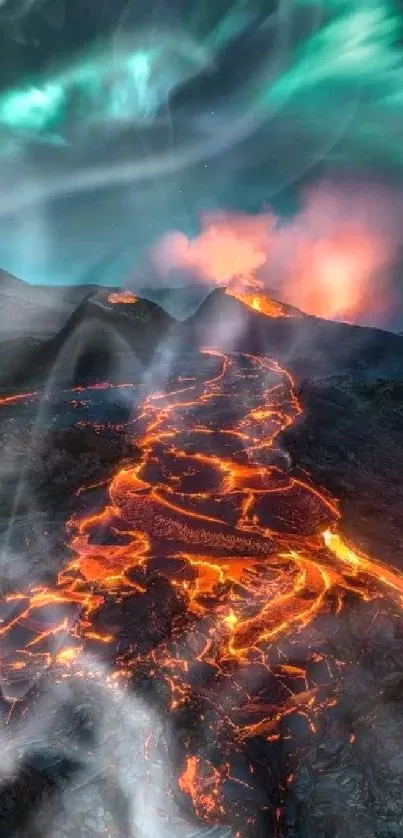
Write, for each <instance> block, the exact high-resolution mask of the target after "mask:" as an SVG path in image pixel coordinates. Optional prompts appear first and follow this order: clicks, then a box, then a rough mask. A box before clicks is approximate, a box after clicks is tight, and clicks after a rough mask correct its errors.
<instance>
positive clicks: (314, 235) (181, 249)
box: [150, 182, 402, 322]
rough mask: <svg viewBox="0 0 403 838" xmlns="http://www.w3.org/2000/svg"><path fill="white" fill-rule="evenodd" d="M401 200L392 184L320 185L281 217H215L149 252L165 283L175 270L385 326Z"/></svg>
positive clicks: (172, 235) (391, 294) (328, 314)
mask: <svg viewBox="0 0 403 838" xmlns="http://www.w3.org/2000/svg"><path fill="white" fill-rule="evenodd" d="M401 205H402V199H401V197H399V196H398V195H397V194H396V193H395V192H393V191H392V190H390V189H387V188H386V187H380V186H370V185H362V184H361V185H357V184H354V185H351V184H350V185H349V184H342V185H337V184H335V183H332V182H328V183H321V184H319V185H317V186H315V187H313V188H310V189H308V190H307V191H305V193H304V194H303V200H302V203H301V207H300V209H299V211H298V212H297V213H296V214H295V215H294V216H293V217H292V218H290V219H287V220H284V219H283V220H281V219H280V218H279V217H277V216H276V214H275V213H274V212H273V211H272V210H271V209H270V208H268V209H267V210H266V211H265V212H263V213H262V214H259V215H245V214H241V213H234V212H221V213H210V214H207V215H204V216H203V217H202V219H201V231H200V233H199V235H198V236H197V237H196V238H194V239H189V238H188V237H187V236H186V235H185V234H184V233H181V232H178V231H173V232H171V233H169V234H167V235H166V236H165V237H163V238H162V239H160V240H159V241H158V242H157V243H156V244H155V246H154V247H153V248H152V250H151V254H150V257H151V261H152V263H153V265H154V267H155V268H156V269H157V271H158V273H159V274H160V276H161V277H162V278H165V279H167V278H168V277H169V275H170V274H171V273H172V271H182V272H184V273H185V274H186V275H187V276H188V275H189V274H193V275H194V276H195V277H197V279H198V280H199V281H205V282H206V283H209V284H212V285H222V286H230V287H232V288H236V290H238V291H247V292H250V291H252V292H253V291H256V292H259V291H262V290H263V289H264V290H266V291H268V292H269V293H271V294H273V295H275V296H278V297H279V298H280V299H281V300H282V301H284V302H288V303H290V304H292V305H294V306H297V307H299V308H301V309H302V310H304V311H306V312H307V313H309V314H314V315H317V316H319V317H326V318H335V319H342V320H346V321H348V322H355V321H360V322H379V321H380V320H382V317H383V316H384V315H385V314H386V313H387V311H388V309H390V308H391V306H392V305H393V299H394V291H393V288H392V282H391V272H392V268H393V266H394V264H395V263H396V261H397V258H398V256H399V248H400V243H399V237H400V231H399V217H401V210H402V206H401Z"/></svg>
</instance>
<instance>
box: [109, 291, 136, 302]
mask: <svg viewBox="0 0 403 838" xmlns="http://www.w3.org/2000/svg"><path fill="white" fill-rule="evenodd" d="M137 301H138V297H136V296H135V294H133V293H132V291H111V292H110V294H108V303H114V304H119V303H126V304H127V303H137Z"/></svg>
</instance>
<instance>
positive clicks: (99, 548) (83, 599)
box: [0, 350, 403, 834]
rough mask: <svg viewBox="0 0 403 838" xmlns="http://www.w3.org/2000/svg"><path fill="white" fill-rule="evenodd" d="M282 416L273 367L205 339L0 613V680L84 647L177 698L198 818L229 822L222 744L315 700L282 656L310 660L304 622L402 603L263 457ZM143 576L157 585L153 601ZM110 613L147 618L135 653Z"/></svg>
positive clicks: (303, 489)
mask: <svg viewBox="0 0 403 838" xmlns="http://www.w3.org/2000/svg"><path fill="white" fill-rule="evenodd" d="M184 383H185V384H186V386H183V384H184ZM300 414H301V406H300V404H299V402H298V399H297V396H296V392H295V387H294V382H293V380H292V377H291V376H290V374H289V373H288V372H287V371H286V370H283V369H282V368H281V367H280V366H279V365H278V364H277V362H275V361H271V360H270V359H268V358H261V357H255V356H251V355H223V354H220V353H219V352H215V351H213V350H209V351H206V352H205V353H204V354H203V356H202V360H201V363H200V370H198V371H197V374H196V375H195V376H194V377H192V378H189V377H188V378H186V376H183V375H182V376H178V381H177V386H175V387H173V389H172V391H171V392H169V393H158V394H154V395H151V396H149V397H148V398H147V399H146V400H145V402H144V405H143V410H142V413H141V417H140V418H139V420H138V422H137V426H138V428H139V430H138V438H137V440H136V443H137V446H138V448H139V449H140V452H141V458H140V461H139V462H138V463H137V464H136V465H135V466H133V467H126V468H122V469H120V470H119V471H117V473H116V474H115V476H114V477H113V479H112V480H111V483H110V485H109V488H108V500H107V503H106V504H105V506H104V507H103V508H102V509H101V510H99V511H98V512H95V513H93V514H90V515H88V516H86V517H83V518H81V519H76V518H73V519H71V521H70V522H69V524H68V528H67V531H68V538H69V544H70V547H71V550H72V554H73V557H72V560H71V562H70V563H69V564H68V566H67V567H66V568H64V569H63V571H61V572H60V574H59V577H58V580H57V585H56V587H55V589H54V590H50V589H36V590H35V591H31V592H30V594H29V595H28V594H14V595H12V596H9V597H8V598H7V600H6V601H5V602H4V603H3V604H2V608H1V614H0V617H1V618H2V624H1V625H2V628H1V630H0V639H1V643H2V651H3V655H2V657H3V664H2V668H3V683H4V680H5V679H7V678H8V679H9V681H10V683H12V682H13V680H15V678H16V676H18V678H20V677H23V675H24V671H25V670H26V669H29V670H30V671H31V670H32V668H33V667H34V668H35V666H36V667H37V668H38V667H40V666H41V665H44V664H45V665H47V664H48V663H49V662H50V661H51V660H52V661H56V662H57V663H58V665H59V666H62V667H64V668H65V669H66V668H67V669H69V668H71V667H72V665H73V662H74V658H75V655H76V654H77V650H78V649H80V648H82V647H83V646H88V645H89V646H90V648H91V649H93V648H95V649H96V650H98V651H100V650H101V649H102V648H104V649H105V650H107V651H108V652H109V659H114V660H115V663H116V665H117V666H121V667H122V668H123V670H124V671H125V672H126V673H128V672H129V673H131V675H134V678H136V673H142V675H144V672H148V673H149V676H150V677H152V678H158V679H160V681H163V682H164V683H165V685H166V688H167V690H168V694H169V699H168V707H169V709H170V711H171V713H172V719H173V720H174V719H175V716H176V715H177V714H178V713H180V712H182V711H183V710H185V709H186V712H189V713H190V714H191V715H192V713H193V717H192V718H193V722H194V721H195V719H196V721H197V724H198V725H199V728H200V729H202V730H204V732H205V736H204V740H203V741H204V745H203V747H202V746H200V737H199V738H198V737H196V738H195V740H194V742H193V744H192V741H193V740H192V736H191V735H190V733H189V736H188V737H187V738H186V742H184V748H185V758H184V764H183V769H182V773H181V776H180V780H179V786H180V789H181V790H182V792H184V793H186V794H187V795H189V796H190V798H191V800H192V803H193V807H194V810H195V812H196V813H197V814H198V815H199V816H201V817H204V818H205V819H206V820H207V821H209V822H219V821H226V820H228V819H229V820H231V818H232V814H231V812H232V809H233V808H234V805H235V804H234V803H233V801H232V803H230V802H229V801H228V799H227V797H226V788H227V787H228V784H230V783H235V782H239V783H243V784H245V783H246V786H248V783H249V784H251V783H253V777H252V775H250V776H249V778H248V777H245V776H243V777H241V778H240V777H239V776H237V777H234V776H233V775H232V773H231V771H232V769H231V753H233V752H237V751H238V752H239V753H241V752H242V748H243V743H244V742H245V741H246V740H247V739H248V738H250V737H254V736H261V737H263V738H264V739H265V740H268V741H271V740H272V739H273V738H274V739H275V738H276V737H278V736H279V731H281V730H282V725H283V724H284V722H285V720H287V719H288V718H289V717H291V716H292V715H293V714H294V715H295V713H297V714H299V715H300V716H301V717H302V718H304V719H305V720H306V723H307V725H308V727H309V729H311V730H312V731H314V730H315V725H316V720H317V718H318V715H320V711H321V710H322V708H323V707H324V706H326V702H327V701H330V700H331V699H329V698H326V696H325V695H324V692H323V684H322V683H316V682H314V681H312V676H311V675H310V674H309V672H308V669H309V666H308V664H305V663H303V662H302V663H301V654H299V663H298V664H296V663H295V661H294V662H293V660H292V654H293V649H296V648H297V647H298V648H299V647H301V644H302V646H304V645H305V647H306V652H305V657H306V659H307V661H308V660H310V661H312V660H315V655H317V656H318V657H320V655H318V653H317V651H316V650H315V649H314V648H313V647H312V648H311V647H310V646H309V643H310V642H312V641H310V640H309V638H310V637H311V635H310V632H311V629H312V628H313V627H314V625H315V619H316V618H317V616H318V615H319V614H322V613H326V612H329V611H334V612H336V613H337V612H339V611H340V610H341V609H342V608H343V603H344V598H345V596H346V595H348V596H349V597H351V596H353V597H355V598H356V599H357V600H360V599H363V600H368V599H371V598H372V597H375V596H379V595H381V596H388V597H390V598H392V599H394V601H395V602H396V603H397V604H398V605H399V606H401V604H402V596H403V581H402V577H401V576H400V575H399V574H398V573H397V572H395V571H392V570H389V569H387V568H385V567H381V566H380V565H379V564H376V563H374V562H372V561H371V560H370V559H369V558H368V557H366V556H362V555H360V554H359V553H357V552H356V551H354V550H353V549H352V548H351V547H349V546H348V545H346V544H345V543H344V542H343V540H342V539H341V537H340V536H339V535H338V534H337V521H338V518H339V513H338V508H337V504H336V503H335V502H334V501H333V500H332V499H331V498H329V496H328V495H327V494H326V493H324V492H321V491H319V490H318V489H317V488H315V487H314V486H313V485H311V484H310V483H309V481H308V480H307V481H306V482H304V481H303V480H301V479H299V478H297V477H296V476H294V475H293V474H292V473H289V472H288V471H287V470H286V469H285V468H281V467H280V466H279V465H278V463H279V462H281V460H280V459H279V457H278V452H277V451H276V448H277V443H278V437H279V434H280V433H281V431H283V430H284V429H286V428H287V427H289V426H290V425H291V424H292V423H293V422H294V420H295V419H296V418H297V417H298V416H299V415H300ZM276 454H277V456H275V455H276ZM155 570H157V571H158V573H159V574H161V573H162V574H163V576H164V577H165V578H167V579H168V580H169V584H168V583H166V585H168V587H167V586H165V588H163V596H162V599H160V600H158V599H157V600H153V599H152V597H153V596H156V594H155V590H156V588H155V575H154V576H153V572H154V571H155ZM153 580H154V581H153ZM153 585H154V587H153ZM150 586H151V587H150ZM153 591H154V593H153ZM168 600H169V601H170V602H171V603H173V605H174V608H173V612H172V615H171V618H170V619H168V622H166V621H167V617H166V607H167V606H166V602H167V601H168ZM132 603H134V604H135V609H134V610H131V611H130V608H131V604H132ZM144 603H149V606H147V607H149V609H151V612H150V610H149V611H147V609H146V607H145V606H144ZM150 603H151V604H150ZM158 603H159V605H158ZM158 607H160V608H161V610H162V611H163V612H164V615H165V616H164V620H165V624H166V626H167V628H166V630H165V633H164V631H162V632H161V633H160V634H158V631H157V632H156V633H155V619H156V618H158V614H157V615H156V614H155V611H156V609H157V610H158ZM142 608H143V611H142V610H141V609H142ZM144 608H145V610H144ZM111 609H112V610H111ZM127 613H129V616H130V620H131V621H132V620H133V615H134V614H136V613H139V614H143V617H141V618H140V619H141V625H140V626H138V628H139V631H144V625H145V627H146V628H147V620H148V621H150V616H149V615H150V613H152V614H153V617H152V621H153V622H152V625H153V626H154V628H153V631H154V635H153V637H154V640H153V642H151V647H152V648H151V647H150V648H151V651H149V652H148V653H146V652H144V644H143V645H142V644H141V642H140V640H139V639H138V638H137V637H136V631H135V630H134V629H132V631H133V634H132V635H131V636H130V637H129V638H128V640H126V641H125V642H124V641H123V639H122V638H123V636H124V635H125V624H124V620H125V619H126V618H125V614H127ZM135 625H138V624H135ZM167 635H168V637H167ZM298 644H299V645H298ZM287 661H288V662H287ZM328 668H329V672H330V666H329V667H328ZM72 672H74V668H72ZM206 673H207V674H206ZM267 683H268V684H269V687H268V686H267ZM10 689H11V688H10ZM197 743H198V744H197ZM248 817H249V816H248ZM249 819H250V818H249ZM232 820H233V818H232ZM245 822H246V821H245ZM238 823H239V820H238ZM241 832H242V830H241ZM248 834H249V833H248Z"/></svg>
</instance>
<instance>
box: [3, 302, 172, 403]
mask: <svg viewBox="0 0 403 838" xmlns="http://www.w3.org/2000/svg"><path fill="white" fill-rule="evenodd" d="M108 294H109V292H108V290H105V289H102V291H97V292H95V293H93V294H90V295H88V296H87V297H86V298H85V299H84V300H83V301H82V302H81V303H80V305H79V306H78V307H77V308H76V309H75V310H74V312H73V314H72V315H71V316H70V317H69V319H68V320H67V322H66V323H65V325H64V326H63V328H62V329H61V330H60V331H59V332H58V333H57V334H56V335H55V336H53V337H51V338H49V339H48V340H46V341H44V342H43V343H42V344H41V345H39V346H37V347H36V348H34V349H32V346H30V347H29V348H28V349H27V351H26V352H19V353H18V357H17V358H15V357H14V358H12V357H10V363H9V364H4V365H3V369H2V371H1V374H0V383H1V385H2V386H3V387H4V386H19V385H21V384H22V383H27V382H30V381H34V380H35V381H37V382H38V381H39V382H44V381H46V380H48V377H49V375H51V376H52V377H53V378H54V380H55V381H60V380H63V381H67V380H69V381H72V382H74V383H76V384H77V383H81V381H86V380H100V379H105V378H107V377H110V376H114V375H118V376H120V378H122V376H123V375H124V373H125V372H127V373H130V374H131V375H132V374H133V369H134V371H135V369H136V365H137V364H138V365H140V366H141V365H142V364H143V363H144V362H145V361H146V360H148V359H149V358H150V357H152V355H153V353H154V351H155V349H156V348H157V347H158V345H159V343H160V342H161V341H162V340H163V339H164V338H165V337H166V336H167V334H168V333H169V332H170V331H171V329H172V328H173V326H174V324H175V321H174V320H173V318H171V317H170V316H169V315H168V314H166V313H165V312H164V311H163V310H162V309H161V308H160V307H159V306H157V305H156V304H155V303H152V302H150V301H148V300H141V299H139V300H137V302H135V303H122V304H118V305H116V304H113V303H110V302H109V300H108ZM10 353H11V347H10Z"/></svg>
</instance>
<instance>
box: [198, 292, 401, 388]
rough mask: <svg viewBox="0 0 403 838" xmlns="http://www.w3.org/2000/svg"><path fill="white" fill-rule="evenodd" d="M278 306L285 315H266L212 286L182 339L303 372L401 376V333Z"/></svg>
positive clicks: (308, 375) (304, 374)
mask: <svg viewBox="0 0 403 838" xmlns="http://www.w3.org/2000/svg"><path fill="white" fill-rule="evenodd" d="M283 309H285V311H286V314H287V316H280V317H272V316H267V315H265V314H262V313H260V312H259V311H257V310H254V309H251V308H250V307H246V306H245V305H244V304H243V303H242V302H241V301H240V300H238V299H236V298H235V297H232V296H230V295H228V294H226V293H225V291H224V290H222V289H217V290H215V291H213V292H212V293H211V294H210V295H209V297H208V298H207V299H206V300H205V301H204V302H203V303H202V305H201V306H200V308H199V309H198V311H197V312H196V314H195V315H193V317H191V318H189V319H188V320H187V321H186V323H185V324H183V339H184V341H186V342H189V341H193V342H194V343H195V344H196V345H198V346H203V345H210V346H214V347H216V348H217V349H222V350H228V351H230V350H232V351H242V352H251V353H255V354H267V355H272V356H273V357H274V358H276V359H277V360H278V361H279V362H280V363H281V364H284V365H285V366H287V368H288V369H290V371H291V372H293V373H294V374H295V375H297V376H299V377H304V378H312V377H318V376H326V375H333V374H335V373H340V372H345V373H349V372H350V373H354V375H355V376H357V375H358V376H359V377H365V376H366V375H370V376H382V377H389V378H395V377H396V378H401V377H403V337H402V336H400V335H396V334H394V333H391V332H385V331H382V330H381V329H372V328H367V327H362V326H352V325H349V324H347V323H336V322H333V321H330V320H323V319H321V318H319V317H313V316H310V315H306V314H303V313H302V312H298V310H296V309H292V308H291V307H287V306H283ZM295 312H296V316H293V314H294V313H295Z"/></svg>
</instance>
